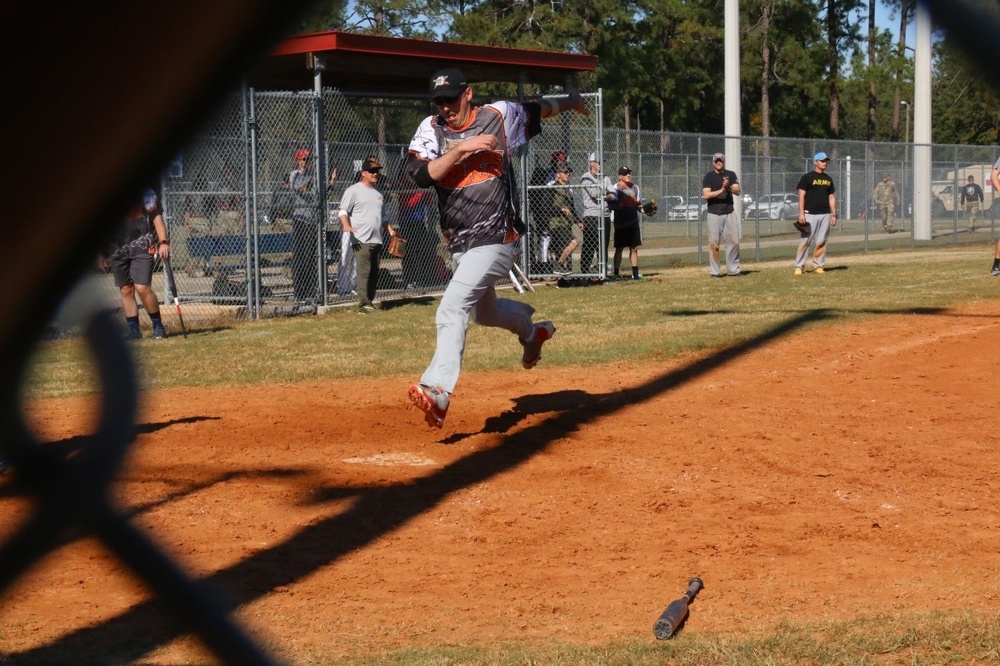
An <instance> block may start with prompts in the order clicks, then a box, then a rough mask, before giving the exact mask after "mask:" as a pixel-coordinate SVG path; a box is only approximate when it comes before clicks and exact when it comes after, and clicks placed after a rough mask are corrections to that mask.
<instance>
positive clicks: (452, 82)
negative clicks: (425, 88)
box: [431, 67, 469, 99]
mask: <svg viewBox="0 0 1000 666" xmlns="http://www.w3.org/2000/svg"><path fill="white" fill-rule="evenodd" d="M468 87H469V83H468V81H466V80H465V74H463V73H462V70H460V69H455V68H453V67H452V68H449V69H442V70H440V71H439V72H436V73H435V74H434V76H432V77H431V98H432V99H438V98H442V97H446V98H447V97H458V96H459V95H461V94H462V93H464V92H465V89H466V88H468Z"/></svg>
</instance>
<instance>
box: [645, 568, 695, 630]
mask: <svg viewBox="0 0 1000 666" xmlns="http://www.w3.org/2000/svg"><path fill="white" fill-rule="evenodd" d="M703 587H705V584H704V583H703V582H701V579H700V578H692V579H691V580H690V582H688V588H687V591H686V592H685V593H684V596H682V597H681V598H680V599H677V600H675V601H672V602H670V605H669V606H667V609H666V610H665V611H663V614H662V615H660V617H659V618H657V620H656V623H655V624H653V634H654V635H655V636H656V637H657V638H658V639H659V640H661V641H664V640H667V639H668V638H670V637H672V636H673V635H674V634H675V633H677V630H678V629H679V628H680V626H681V625H682V624H684V620H685V619H687V616H688V613H689V612H690V608H689V607H690V605H691V604H692V603H693V602H694V598H695V595H697V594H698V592H699V591H700V590H701V589H702V588H703Z"/></svg>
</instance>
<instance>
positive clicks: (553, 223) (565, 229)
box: [549, 162, 583, 275]
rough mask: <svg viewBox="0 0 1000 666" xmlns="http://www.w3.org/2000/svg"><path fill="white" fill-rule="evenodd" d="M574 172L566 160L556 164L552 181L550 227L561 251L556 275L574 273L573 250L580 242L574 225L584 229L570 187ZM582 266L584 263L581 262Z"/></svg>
mask: <svg viewBox="0 0 1000 666" xmlns="http://www.w3.org/2000/svg"><path fill="white" fill-rule="evenodd" d="M571 173H573V169H571V168H570V166H569V165H568V164H566V163H565V162H563V163H561V164H559V165H557V166H556V177H555V180H553V181H552V183H550V185H551V186H552V187H553V188H554V189H553V190H552V217H551V218H549V229H550V230H551V231H552V243H553V247H555V249H556V251H557V252H559V261H558V264H557V266H556V267H555V268H554V269H553V272H554V273H555V274H556V275H572V274H573V251H574V250H576V248H577V247H578V246H579V244H580V243H579V242H578V241H577V240H576V238H574V236H573V225H577V226H579V227H580V230H581V231H583V221H582V220H580V217H579V216H578V215H577V213H576V208H575V207H574V206H573V192H572V191H571V190H570V189H569V187H568V186H569V176H570V174H571ZM580 266H581V268H582V267H583V263H582V262H581V264H580Z"/></svg>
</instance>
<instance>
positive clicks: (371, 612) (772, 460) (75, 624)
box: [0, 302, 1000, 663]
mask: <svg viewBox="0 0 1000 666" xmlns="http://www.w3.org/2000/svg"><path fill="white" fill-rule="evenodd" d="M811 319H812V318H811V317H810V316H808V315H803V316H802V317H801V318H800V319H799V320H796V321H793V322H792V323H791V324H790V325H789V326H788V327H785V328H782V329H779V330H776V331H775V332H774V334H773V336H770V337H765V338H762V339H760V340H754V341H751V342H749V343H747V344H746V345H743V346H740V347H737V348H732V349H724V350H716V351H715V352H714V353H707V354H701V355H698V356H693V357H690V358H686V359H683V360H681V361H671V362H658V363H643V364H641V365H640V364H629V363H621V364H618V365H614V366H602V367H587V368H555V369H553V368H547V367H545V361H544V360H543V361H542V363H541V364H540V365H539V367H538V368H536V369H535V370H532V371H531V372H525V371H518V372H509V373H506V372H505V373H491V374H486V373H467V374H465V375H464V376H463V378H462V382H461V385H460V387H459V393H458V394H457V395H456V397H455V400H454V402H453V406H452V410H451V414H450V415H449V417H448V422H447V424H446V425H445V428H444V429H443V430H442V431H431V430H429V429H427V428H426V427H425V426H424V424H423V421H422V418H421V417H420V415H419V414H418V413H417V412H415V411H414V410H412V408H409V407H408V406H407V403H406V400H405V390H406V383H407V381H408V380H410V379H412V378H409V377H392V378H387V379H377V380H372V381H365V382H336V383H333V382H330V383H310V384H299V385H293V386H267V387H254V388H252V389H247V388H238V389H186V390H169V391H161V392H155V393H150V394H147V395H146V396H145V403H144V409H143V412H142V417H141V422H142V423H143V424H144V426H143V427H142V430H143V434H141V435H140V437H139V439H138V442H137V444H136V446H135V448H134V450H133V455H132V457H131V458H130V461H129V464H128V465H127V468H126V470H125V471H124V473H123V478H122V480H121V483H120V484H119V496H120V500H121V503H122V504H123V505H125V506H127V507H129V508H130V509H131V511H133V512H134V515H135V520H136V521H137V522H138V523H139V524H141V525H142V526H143V527H144V528H146V529H147V530H148V531H149V532H150V533H152V534H153V535H155V537H156V539H157V540H158V541H159V542H161V543H162V544H164V545H165V546H166V547H167V548H168V549H169V550H170V551H171V552H172V553H173V554H174V555H175V556H176V557H177V558H178V559H179V560H180V561H182V562H183V563H184V564H185V565H186V566H188V567H190V569H191V570H193V571H194V572H197V573H198V574H200V575H205V576H208V577H210V579H211V580H212V582H213V584H214V585H216V586H218V587H220V588H221V589H223V590H224V592H225V594H226V595H227V596H228V598H229V599H230V600H232V601H233V602H234V603H236V604H239V607H240V610H239V615H240V617H241V618H242V619H243V620H244V621H245V622H246V623H247V624H248V625H249V626H250V627H251V628H252V629H253V630H254V631H255V632H257V634H258V636H259V637H260V639H261V640H262V641H264V642H265V643H267V644H269V645H271V646H272V647H273V649H275V651H276V653H277V654H278V655H279V656H280V657H281V658H283V659H287V660H289V661H292V662H295V663H299V662H304V661H307V660H309V659H312V658H316V657H317V656H320V655H325V656H330V655H339V654H364V653H368V652H382V651H384V650H387V649H393V648H398V647H404V646H422V645H466V644H490V643H494V642H496V641H535V640H549V639H554V640H558V641H566V642H584V643H598V642H603V641H607V640H609V639H615V638H628V637H641V638H648V639H649V640H651V641H652V640H653V636H652V630H651V629H652V625H653V622H654V620H655V619H656V617H657V616H658V615H659V613H660V612H661V611H662V610H663V608H664V607H665V605H666V603H667V602H669V601H670V600H671V599H672V598H674V597H676V596H678V595H679V594H680V593H681V592H683V590H684V588H685V587H686V585H687V581H688V579H689V578H690V577H691V576H694V575H698V576H700V577H701V578H702V579H703V580H704V581H705V585H706V587H705V590H704V591H703V592H702V593H701V595H700V596H699V597H698V600H697V602H696V604H695V606H694V610H693V614H692V617H691V619H690V621H689V623H688V625H687V628H686V631H687V632H723V633H732V634H745V633H757V632H762V631H766V630H769V629H772V628H773V627H774V626H775V624H777V623H778V622H780V621H782V620H790V621H801V620H811V619H849V618H852V617H856V616H857V615H858V613H859V611H860V612H862V613H864V614H867V615H875V614H879V613H888V614H893V615H896V614H905V613H910V612H917V613H921V612H927V611H930V610H933V609H953V608H954V609H957V608H963V609H969V608H971V609H982V610H993V611H995V610H1000V513H998V509H997V497H996V492H994V489H993V487H992V486H993V482H994V480H995V478H996V477H997V474H998V473H1000V436H998V434H997V428H996V419H997V413H996V399H995V396H994V394H993V391H994V390H995V387H994V386H993V383H994V380H993V374H994V373H995V371H996V368H998V367H1000V302H993V303H980V304H975V305H969V306H965V307H961V308H956V309H951V310H946V311H942V312H939V313H926V314H919V315H906V316H900V315H897V316H887V317H879V318H876V319H870V320H867V321H864V322H860V323H858V322H847V323H838V324H834V325H832V326H830V327H825V328H819V329H809V330H807V331H802V330H800V329H799V328H798V324H801V323H807V322H808V321H811ZM558 339H559V337H558V334H557V336H556V338H555V340H553V342H552V343H550V344H558ZM512 353H516V352H514V351H512ZM91 407H92V405H90V403H89V401H86V400H52V401H45V402H44V403H35V404H33V405H31V419H32V421H33V422H35V423H37V429H38V430H39V432H41V433H44V435H45V436H47V437H50V438H53V439H62V438H68V437H71V436H73V435H76V434H80V433H81V432H85V431H86V430H87V428H88V427H89V418H88V417H87V416H86V414H87V413H88V410H89V409H91ZM13 481H14V480H13V477H12V476H11V475H7V476H6V477H0V534H9V533H10V532H11V531H12V530H13V529H14V527H15V526H16V524H17V521H18V517H19V516H20V515H21V514H23V511H24V508H25V506H26V505H25V504H24V502H23V501H22V500H19V499H16V498H14V497H12V492H13V490H14V483H13ZM178 636H182V634H181V633H180V632H179V631H178V630H176V628H174V627H173V625H172V623H171V622H165V621H164V620H163V614H162V613H161V612H159V611H158V610H157V609H156V607H155V606H151V605H150V604H148V595H147V594H146V593H145V592H144V591H143V589H142V588H141V587H139V586H137V585H136V584H135V583H133V582H132V580H131V578H130V577H129V576H128V575H127V573H126V572H125V570H124V568H123V567H122V566H121V565H120V564H119V563H118V562H117V561H116V560H114V559H113V558H112V557H110V556H109V555H108V554H107V553H106V552H105V551H104V550H103V549H101V548H100V547H99V546H97V545H95V544H94V543H92V542H90V541H77V542H73V543H69V544H67V545H65V546H63V547H61V548H60V549H59V550H58V551H57V552H56V553H54V554H53V555H50V556H49V557H48V558H47V559H45V560H44V562H43V563H42V564H41V565H40V566H38V567H36V568H35V569H34V570H32V571H31V573H30V575H29V576H28V577H25V578H24V579H22V581H21V582H20V583H19V585H18V586H17V587H16V589H14V590H13V591H11V592H9V593H7V594H6V595H5V596H4V598H3V599H2V600H0V654H3V653H4V652H6V653H8V654H15V655H21V656H22V657H24V656H32V657H39V658H44V657H51V658H53V659H56V658H57V657H58V656H59V655H60V654H62V655H66V654H71V653H70V652H67V651H69V650H73V651H77V652H74V654H80V652H79V651H81V650H93V651H94V653H95V654H105V655H109V654H113V655H117V656H118V657H119V658H120V659H122V660H128V659H133V660H135V659H140V658H143V659H146V660H149V661H150V662H156V663H178V662H182V661H186V660H191V659H197V658H199V655H201V654H202V653H201V652H199V648H198V647H197V644H196V642H195V641H193V640H191V639H189V638H183V637H182V638H178ZM95 646H98V647H95Z"/></svg>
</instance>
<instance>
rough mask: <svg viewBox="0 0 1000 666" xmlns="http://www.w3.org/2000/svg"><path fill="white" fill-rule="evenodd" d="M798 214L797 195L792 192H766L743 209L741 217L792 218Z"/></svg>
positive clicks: (764, 218) (763, 218)
mask: <svg viewBox="0 0 1000 666" xmlns="http://www.w3.org/2000/svg"><path fill="white" fill-rule="evenodd" d="M798 216H799V195H798V193H794V192H785V193H784V194H768V195H765V196H762V197H761V198H760V199H758V200H757V201H755V202H754V203H752V204H750V205H749V206H747V207H746V208H744V209H743V217H744V218H748V219H753V218H756V217H760V219H762V220H794V219H795V218H797V217H798Z"/></svg>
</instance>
